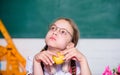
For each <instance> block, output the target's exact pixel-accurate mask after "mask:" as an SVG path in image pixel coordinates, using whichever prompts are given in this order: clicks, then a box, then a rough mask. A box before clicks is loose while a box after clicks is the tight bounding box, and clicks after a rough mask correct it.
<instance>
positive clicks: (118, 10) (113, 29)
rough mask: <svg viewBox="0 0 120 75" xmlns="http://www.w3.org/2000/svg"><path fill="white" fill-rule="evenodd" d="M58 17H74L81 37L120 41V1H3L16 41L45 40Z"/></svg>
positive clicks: (2, 15) (1, 13) (0, 14)
mask: <svg viewBox="0 0 120 75" xmlns="http://www.w3.org/2000/svg"><path fill="white" fill-rule="evenodd" d="M58 17H68V18H72V19H73V20H74V21H75V22H76V23H77V25H78V28H79V30H80V32H81V38H120V0H71V1H70V0H52V1H51V0H0V19H1V20H2V21H3V23H4V24H5V26H6V27H7V29H8V31H9V32H10V34H11V36H12V37H13V38H44V37H45V35H46V33H47V30H48V27H49V25H50V24H51V23H52V22H53V20H55V19H56V18H58Z"/></svg>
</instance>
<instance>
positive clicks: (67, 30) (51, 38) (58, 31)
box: [45, 20, 73, 49]
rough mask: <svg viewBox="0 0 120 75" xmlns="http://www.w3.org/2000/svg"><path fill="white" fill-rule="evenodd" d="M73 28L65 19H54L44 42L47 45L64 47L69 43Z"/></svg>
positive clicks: (58, 47)
mask: <svg viewBox="0 0 120 75" xmlns="http://www.w3.org/2000/svg"><path fill="white" fill-rule="evenodd" d="M72 35H73V29H72V27H71V25H70V24H69V23H68V22H67V21H65V20H58V21H56V22H55V23H54V24H53V25H52V26H51V27H50V29H49V31H48V33H47V35H46V38H45V42H46V44H47V45H48V47H49V46H50V47H54V48H57V49H65V48H66V47H67V45H68V44H69V43H71V40H72Z"/></svg>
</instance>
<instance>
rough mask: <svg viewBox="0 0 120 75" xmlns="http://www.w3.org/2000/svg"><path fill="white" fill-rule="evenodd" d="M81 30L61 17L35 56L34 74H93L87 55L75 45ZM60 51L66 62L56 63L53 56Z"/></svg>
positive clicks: (69, 20)
mask: <svg viewBox="0 0 120 75" xmlns="http://www.w3.org/2000/svg"><path fill="white" fill-rule="evenodd" d="M78 39H79V31H78V29H77V27H76V25H75V23H74V22H73V21H72V20H71V19H68V18H59V19H57V20H56V21H55V22H54V23H53V24H52V25H51V26H50V29H49V31H48V33H47V35H46V38H45V43H46V46H45V47H44V49H43V50H42V51H40V52H39V53H38V54H36V55H35V56H34V59H33V75H91V72H90V69H89V66H88V62H87V59H86V57H85V56H84V55H83V54H82V53H81V52H79V51H78V50H77V49H76V48H75V47H76V45H77V42H78ZM58 52H60V53H61V54H62V55H64V58H63V60H64V63H63V64H61V65H57V64H55V62H54V61H53V59H52V57H53V56H56V57H57V53H58Z"/></svg>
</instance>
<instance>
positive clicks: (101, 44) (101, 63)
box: [0, 38, 120, 75]
mask: <svg viewBox="0 0 120 75" xmlns="http://www.w3.org/2000/svg"><path fill="white" fill-rule="evenodd" d="M13 41H14V44H15V45H16V47H17V49H18V51H19V52H20V53H21V55H22V56H23V57H24V58H25V59H27V57H28V56H34V55H35V54H36V53H37V52H39V51H40V50H41V49H42V48H43V47H44V45H45V43H44V39H31V38H27V39H26V38H25V39H23V38H17V39H16V38H15V39H13ZM6 44H7V43H6V41H5V40H4V39H0V45H2V46H5V45H6ZM77 48H78V49H79V51H81V52H82V53H83V54H84V55H85V56H86V57H87V59H88V62H89V65H90V69H91V71H92V75H102V73H103V71H104V70H105V67H106V66H108V65H109V66H110V68H111V69H113V68H115V67H117V66H118V65H119V64H120V39H80V40H79V43H78V45H77ZM2 69H5V65H2Z"/></svg>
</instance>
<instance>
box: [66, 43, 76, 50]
mask: <svg viewBox="0 0 120 75" xmlns="http://www.w3.org/2000/svg"><path fill="white" fill-rule="evenodd" d="M74 46H75V44H74V43H72V42H70V43H69V44H68V45H67V47H66V48H67V49H69V48H73V47H74Z"/></svg>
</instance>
